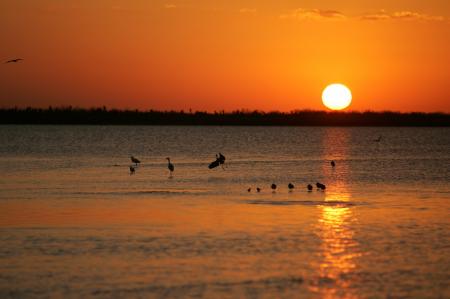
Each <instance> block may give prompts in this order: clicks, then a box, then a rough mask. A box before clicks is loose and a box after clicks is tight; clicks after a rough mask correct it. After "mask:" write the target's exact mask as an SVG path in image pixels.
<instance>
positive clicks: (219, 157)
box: [217, 153, 225, 169]
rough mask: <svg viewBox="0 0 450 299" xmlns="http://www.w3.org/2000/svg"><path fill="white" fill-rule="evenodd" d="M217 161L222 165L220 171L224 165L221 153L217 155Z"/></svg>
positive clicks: (223, 157)
mask: <svg viewBox="0 0 450 299" xmlns="http://www.w3.org/2000/svg"><path fill="white" fill-rule="evenodd" d="M217 160H218V161H219V164H220V165H222V169H223V166H224V164H225V156H224V155H222V153H219V156H218V157H217Z"/></svg>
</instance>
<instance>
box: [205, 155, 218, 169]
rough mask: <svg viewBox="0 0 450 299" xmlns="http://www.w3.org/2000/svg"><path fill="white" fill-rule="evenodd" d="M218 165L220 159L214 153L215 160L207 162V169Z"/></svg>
mask: <svg viewBox="0 0 450 299" xmlns="http://www.w3.org/2000/svg"><path fill="white" fill-rule="evenodd" d="M219 165H220V159H219V156H218V155H217V154H216V160H215V161H213V162H211V163H209V165H208V168H209V169H213V168H216V167H217V166H219Z"/></svg>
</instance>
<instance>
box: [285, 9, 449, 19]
mask: <svg viewBox="0 0 450 299" xmlns="http://www.w3.org/2000/svg"><path fill="white" fill-rule="evenodd" d="M280 18H282V19H297V20H313V21H338V20H352V19H359V20H370V21H382V20H400V21H402V20H403V21H445V20H446V18H445V17H443V16H434V15H428V14H424V13H420V12H415V11H409V10H404V11H396V12H392V13H389V12H387V11H386V10H380V11H377V12H371V13H365V14H362V15H360V16H357V17H354V16H346V15H345V14H344V13H342V12H340V11H337V10H327V9H317V8H314V9H305V8H297V9H295V10H292V11H291V12H289V13H287V14H283V15H281V16H280Z"/></svg>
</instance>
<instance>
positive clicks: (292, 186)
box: [288, 183, 295, 191]
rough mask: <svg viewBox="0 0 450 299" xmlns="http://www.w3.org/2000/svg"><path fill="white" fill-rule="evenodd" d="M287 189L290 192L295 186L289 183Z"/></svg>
mask: <svg viewBox="0 0 450 299" xmlns="http://www.w3.org/2000/svg"><path fill="white" fill-rule="evenodd" d="M288 188H289V191H292V190H294V188H295V186H294V184H292V183H289V184H288Z"/></svg>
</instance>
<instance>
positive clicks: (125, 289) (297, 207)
mask: <svg viewBox="0 0 450 299" xmlns="http://www.w3.org/2000/svg"><path fill="white" fill-rule="evenodd" d="M380 135H381V136H382V140H381V142H374V139H376V138H377V137H378V136H380ZM218 152H222V153H224V154H225V156H226V157H227V160H226V164H225V165H226V166H225V168H224V169H221V168H220V167H219V168H217V169H213V170H209V169H208V168H207V166H208V163H209V162H211V161H213V160H214V155H215V154H216V153H218ZM130 155H134V156H136V157H138V158H139V159H141V161H142V162H143V163H142V165H141V166H139V167H137V170H136V173H135V174H134V175H130V174H129V170H128V167H129V165H130V160H129V156H130ZM168 156H169V157H171V159H172V162H173V163H174V164H175V172H174V174H173V176H172V177H170V176H169V173H168V170H167V162H166V160H165V158H166V157H168ZM330 160H334V161H336V167H334V168H332V167H331V166H330ZM449 165H450V129H449V128H315V127H307V128H304V127H301V128H298V127H283V128H279V127H268V128H267V127H145V126H142V127H139V126H124V127H121V126H106V127H102V126H34V127H33V126H0V171H1V173H2V176H1V179H0V209H1V214H0V244H1V246H0V297H1V298H8V297H20V298H35V297H36V298H41V297H61V298H79V297H82V296H83V297H98V298H111V297H132V298H133V297H139V298H163V297H164V298H167V297H169V298H170V297H176V298H177V297H178V298H179V297H188V298H189V297H195V298H198V297H203V298H239V297H242V298H295V297H302V298H379V297H382V298H384V297H392V298H399V297H400V298H408V297H409V298H445V297H447V298H448V297H450V290H449V287H448V286H449V284H450V277H449V276H450V254H449V252H450V235H449V231H450V230H449V229H450V222H449V219H450V218H449V215H450V167H449ZM317 181H319V182H322V183H324V184H326V185H327V189H326V191H325V192H322V191H317V190H316V189H315V188H314V190H313V191H312V192H307V190H306V185H307V184H308V183H311V184H314V183H315V182H317ZM272 182H275V183H277V184H278V189H277V191H276V192H272V191H271V190H270V187H269V186H270V184H271V183H272ZM289 182H292V183H294V184H295V185H296V188H295V189H294V191H292V192H289V191H288V190H287V184H288V183H289ZM257 186H259V187H261V188H262V191H261V192H260V193H257V192H256V191H255V188H256V187H257ZM249 187H251V188H252V191H251V192H247V189H248V188H249Z"/></svg>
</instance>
